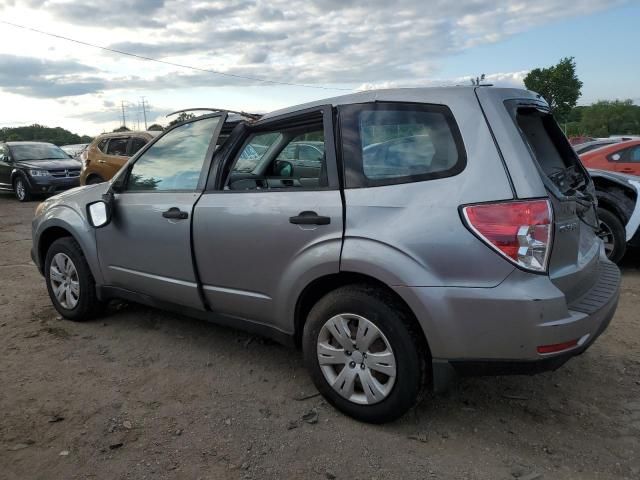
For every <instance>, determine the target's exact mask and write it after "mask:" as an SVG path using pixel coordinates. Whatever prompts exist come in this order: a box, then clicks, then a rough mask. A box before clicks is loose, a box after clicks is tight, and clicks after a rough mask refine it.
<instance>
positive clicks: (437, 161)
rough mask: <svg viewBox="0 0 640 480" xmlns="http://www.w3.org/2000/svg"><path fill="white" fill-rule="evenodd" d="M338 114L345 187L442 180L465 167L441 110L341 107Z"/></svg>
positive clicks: (452, 127)
mask: <svg viewBox="0 0 640 480" xmlns="http://www.w3.org/2000/svg"><path fill="white" fill-rule="evenodd" d="M340 115H341V125H342V128H343V131H342V139H343V153H344V155H343V158H344V162H345V173H346V186H347V188H354V187H356V188H357V187H367V186H379V185H391V184H398V183H408V182H418V181H424V180H431V179H436V178H444V177H449V176H453V175H456V174H458V173H460V172H461V171H462V170H463V169H464V167H465V165H466V155H465V152H464V147H463V144H462V139H461V137H460V132H459V130H458V127H457V125H456V123H455V121H454V119H453V115H452V113H451V111H450V110H449V109H448V108H447V107H444V106H441V105H426V104H407V103H371V104H358V105H347V106H345V107H342V108H341V111H340Z"/></svg>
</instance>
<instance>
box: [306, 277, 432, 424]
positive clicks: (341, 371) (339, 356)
mask: <svg viewBox="0 0 640 480" xmlns="http://www.w3.org/2000/svg"><path fill="white" fill-rule="evenodd" d="M419 338H420V333H419V332H416V331H415V327H414V324H413V323H412V322H411V319H410V318H409V316H408V314H407V313H406V312H405V311H404V310H403V308H402V307H401V306H400V305H398V304H397V303H396V301H395V299H394V298H393V297H391V296H390V295H388V294H387V293H386V292H384V291H382V290H379V289H376V288H372V287H368V286H366V285H355V286H348V287H343V288H339V289H337V290H335V291H333V292H331V293H329V294H327V295H326V296H325V297H323V298H322V299H321V300H320V301H319V302H318V303H317V304H316V305H315V306H314V307H313V308H312V310H311V312H310V313H309V317H308V319H307V322H306V324H305V326H304V332H303V351H304V357H305V363H306V365H307V368H308V369H309V372H310V374H311V377H312V379H313V382H314V383H315V385H316V387H317V388H318V390H319V391H320V393H322V395H323V396H324V397H325V398H326V399H327V400H328V401H329V402H330V403H331V404H332V405H333V406H335V407H336V408H337V409H339V410H341V411H342V412H344V413H346V414H347V415H350V416H352V417H354V418H356V419H358V420H362V421H365V422H371V423H383V422H389V421H391V420H395V419H396V418H398V417H400V416H401V415H403V414H404V413H405V412H406V411H407V410H409V409H410V408H411V407H413V406H414V405H415V403H416V401H417V399H418V395H419V394H420V391H421V390H422V386H423V380H424V376H425V375H424V373H425V369H426V360H427V356H428V354H427V352H425V351H424V350H425V349H424V348H422V347H421V345H420V342H419V341H418V339H419Z"/></svg>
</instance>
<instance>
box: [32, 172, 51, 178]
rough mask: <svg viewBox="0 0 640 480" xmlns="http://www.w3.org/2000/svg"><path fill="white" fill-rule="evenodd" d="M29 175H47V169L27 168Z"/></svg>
mask: <svg viewBox="0 0 640 480" xmlns="http://www.w3.org/2000/svg"><path fill="white" fill-rule="evenodd" d="M29 175H31V176H32V177H48V176H49V171H48V170H29Z"/></svg>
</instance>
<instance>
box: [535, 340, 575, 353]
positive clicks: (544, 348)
mask: <svg viewBox="0 0 640 480" xmlns="http://www.w3.org/2000/svg"><path fill="white" fill-rule="evenodd" d="M576 345H578V340H577V339H576V340H571V341H570V342H564V343H555V344H553V345H540V346H539V347H538V353H556V352H562V351H563V350H568V349H570V348H573V347H575V346H576Z"/></svg>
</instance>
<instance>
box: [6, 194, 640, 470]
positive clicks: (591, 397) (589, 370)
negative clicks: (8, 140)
mask: <svg viewBox="0 0 640 480" xmlns="http://www.w3.org/2000/svg"><path fill="white" fill-rule="evenodd" d="M35 206H36V202H31V203H26V204H19V203H17V202H16V201H15V200H13V198H11V197H10V196H8V195H1V196H0V279H1V280H0V285H1V288H0V356H1V360H0V478H6V479H32V478H34V479H35V478H43V479H44V478H46V479H58V478H61V479H75V478H92V479H93V478H105V479H119V478H126V479H129V478H133V479H138V478H152V479H162V478H188V479H197V478H202V479H214V478H215V479H219V478H231V479H236V478H238V479H244V478H247V479H249V478H255V479H262V478H266V479H269V478H312V479H314V478H317V479H333V478H337V479H345V478H358V479H385V478H402V479H403V480H408V479H413V478H421V479H424V478H426V479H461V478H469V479H491V480H495V479H513V478H520V479H528V480H531V479H535V478H543V479H581V480H585V479H617V478H628V479H638V478H640V348H639V347H640V332H639V330H638V321H639V315H638V312H639V311H640V269H639V267H640V254H638V253H637V252H635V253H632V254H630V255H628V256H627V258H626V259H625V265H624V267H623V270H624V275H623V283H622V294H621V300H620V306H619V308H618V312H617V314H616V316H615V318H614V320H613V321H612V323H611V326H610V327H609V329H608V330H607V332H606V333H605V334H604V335H603V336H602V337H600V339H599V340H598V341H597V342H596V343H595V345H594V346H593V347H592V348H591V349H589V350H588V351H587V352H586V353H585V354H584V355H582V356H580V357H578V358H575V359H573V360H571V361H570V362H569V363H568V364H567V365H565V366H564V367H563V368H561V369H560V370H558V371H556V372H553V373H545V374H542V375H538V376H534V377H494V378H476V379H464V380H462V381H461V382H460V383H459V384H457V385H456V386H455V387H454V388H453V389H452V390H451V391H450V392H448V393H446V394H444V395H440V396H427V397H426V398H425V399H424V401H423V402H422V403H421V404H420V405H419V406H418V407H417V408H416V409H415V410H414V411H412V412H410V413H409V414H408V415H406V416H405V417H403V418H402V419H400V420H399V421H397V422H395V423H393V424H389V425H384V426H373V425H366V424H362V423H358V422H356V421H354V420H351V419H350V418H347V417H345V416H343V415H341V414H340V413H338V412H337V411H335V410H334V409H333V408H331V407H330V406H328V405H327V404H326V403H325V402H324V401H323V400H322V398H321V397H319V396H317V395H315V396H314V393H316V392H315V389H314V388H313V385H312V384H311V382H310V380H309V379H308V377H307V374H306V372H305V370H304V368H303V365H302V361H301V354H300V352H297V351H295V350H290V349H287V348H284V347H281V346H279V345H276V344H273V343H271V342H268V341H266V340H263V339H260V338H258V337H252V336H248V335H247V334H245V333H242V332H238V331H235V330H231V329H227V328H221V327H218V326H215V325H211V324H208V323H205V322H201V321H197V320H192V319H189V318H184V317H180V316H176V315H173V314H168V313H164V312H161V311H157V310H153V309H150V308H146V307H140V306H134V305H129V306H120V307H119V308H112V309H111V311H110V313H109V314H108V315H106V316H104V317H103V318H101V319H99V320H96V321H92V322H89V323H72V322H68V321H64V320H62V319H61V318H60V317H59V316H58V315H57V313H56V312H55V310H54V309H53V307H52V306H51V304H50V302H49V298H48V296H47V293H46V288H45V283H44V280H43V279H42V277H41V276H40V275H39V274H38V272H37V270H36V268H35V267H34V266H33V264H32V263H31V262H30V258H29V249H30V247H31V226H30V220H31V217H32V215H33V210H34V208H35Z"/></svg>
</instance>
